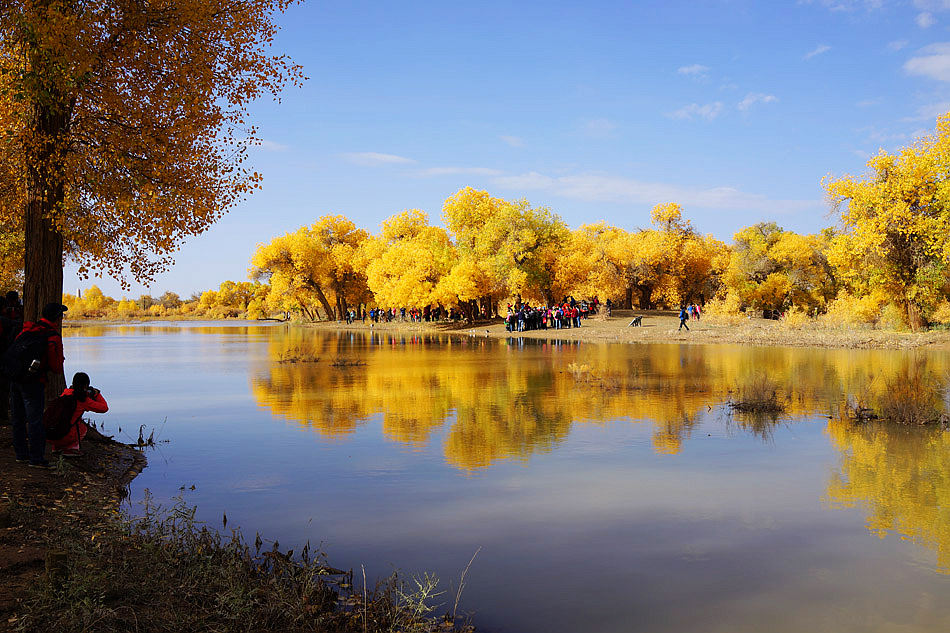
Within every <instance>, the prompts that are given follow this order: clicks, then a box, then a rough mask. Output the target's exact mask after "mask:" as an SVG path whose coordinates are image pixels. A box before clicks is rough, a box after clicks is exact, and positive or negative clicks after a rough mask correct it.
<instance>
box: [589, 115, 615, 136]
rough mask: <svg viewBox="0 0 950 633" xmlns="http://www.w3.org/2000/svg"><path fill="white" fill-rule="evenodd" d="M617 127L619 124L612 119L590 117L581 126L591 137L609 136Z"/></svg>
mask: <svg viewBox="0 0 950 633" xmlns="http://www.w3.org/2000/svg"><path fill="white" fill-rule="evenodd" d="M616 129H617V124H616V123H614V122H613V121H611V120H610V119H590V120H588V121H585V122H584V124H583V125H582V126H581V131H582V132H583V133H584V134H585V135H587V136H589V137H591V138H609V137H611V136H613V132H614V130H616Z"/></svg>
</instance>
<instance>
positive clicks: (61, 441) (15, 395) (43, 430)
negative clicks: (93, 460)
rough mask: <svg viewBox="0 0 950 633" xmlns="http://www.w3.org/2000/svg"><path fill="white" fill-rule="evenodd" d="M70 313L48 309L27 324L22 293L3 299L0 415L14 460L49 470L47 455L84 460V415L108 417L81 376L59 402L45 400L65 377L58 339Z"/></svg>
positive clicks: (103, 404) (57, 305) (95, 391)
mask: <svg viewBox="0 0 950 633" xmlns="http://www.w3.org/2000/svg"><path fill="white" fill-rule="evenodd" d="M67 310H68V308H67V307H66V306H64V305H62V304H60V303H49V304H47V305H46V306H45V307H44V308H43V310H42V314H41V318H40V319H38V320H37V321H25V320H24V313H23V304H22V303H21V302H20V297H19V293H17V292H16V291H11V292H8V293H7V294H6V295H5V296H3V297H0V395H2V396H6V397H5V398H2V397H0V415H8V416H9V421H10V425H11V427H12V431H13V451H14V453H15V455H16V461H17V463H20V464H28V465H29V466H32V467H36V468H49V467H50V463H49V460H48V459H46V451H47V448H49V449H50V450H51V451H52V452H53V453H59V454H61V455H62V456H63V457H79V456H81V455H82V451H81V442H82V440H83V439H84V438H85V437H86V434H87V433H88V431H89V427H88V426H87V425H86V424H85V422H83V420H82V415H83V413H85V412H88V411H92V412H96V413H105V412H106V411H108V410H109V405H108V404H107V403H106V401H105V398H103V397H102V394H101V393H100V392H99V390H98V389H95V388H94V387H92V386H91V385H90V381H89V376H88V375H87V374H85V373H84V372H77V373H76V374H75V375H74V376H73V379H72V384H70V386H69V387H67V388H66V389H65V390H64V391H63V392H62V394H60V395H59V396H58V397H56V398H52V399H48V398H47V386H48V384H49V382H50V379H51V378H53V377H58V376H63V373H64V368H63V364H64V362H65V360H66V359H65V355H64V352H63V338H62V335H61V334H60V329H61V326H62V320H63V315H64V314H65V312H66V311H67Z"/></svg>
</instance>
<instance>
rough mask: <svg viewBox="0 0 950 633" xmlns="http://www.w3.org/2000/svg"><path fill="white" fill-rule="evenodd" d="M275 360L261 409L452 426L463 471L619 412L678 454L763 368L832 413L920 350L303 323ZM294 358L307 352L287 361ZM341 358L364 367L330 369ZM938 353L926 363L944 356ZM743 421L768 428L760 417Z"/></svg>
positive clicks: (336, 431)
mask: <svg viewBox="0 0 950 633" xmlns="http://www.w3.org/2000/svg"><path fill="white" fill-rule="evenodd" d="M268 356H269V358H270V360H268V361H267V363H266V365H264V366H263V367H261V368H260V369H259V371H258V372H257V373H256V374H255V375H254V376H253V377H252V389H253V392H254V394H255V397H256V398H257V400H258V402H259V403H261V404H262V405H263V406H266V407H268V408H269V409H271V410H272V411H274V412H275V413H277V414H279V415H282V416H284V417H286V418H288V419H290V420H294V421H296V422H299V423H301V424H303V425H305V426H307V427H308V428H311V429H314V430H316V431H317V432H319V433H321V434H324V435H327V436H341V435H346V434H349V433H352V432H354V431H355V430H356V428H357V427H358V426H359V425H361V424H363V423H365V422H366V421H368V420H370V419H371V418H374V417H375V416H379V418H380V419H381V420H382V425H383V432H384V433H385V435H386V437H388V438H389V439H391V440H393V441H396V442H400V443H405V444H408V445H411V446H419V445H422V444H424V443H426V442H427V441H429V439H430V437H431V436H432V433H433V432H434V431H435V430H437V429H440V428H441V427H442V426H443V425H446V424H447V425H448V426H449V428H448V429H447V432H446V434H445V440H444V446H443V448H444V452H445V458H446V460H447V461H448V462H449V463H450V464H452V465H454V466H456V467H457V468H460V469H463V470H472V469H478V468H484V467H487V466H488V465H490V464H491V463H492V462H494V461H495V460H498V459H511V458H515V459H528V458H529V457H530V456H531V455H532V454H534V453H537V452H544V451H550V450H552V449H553V448H555V447H556V446H557V445H558V444H559V443H561V442H563V441H564V440H565V439H566V438H567V436H568V434H569V433H570V430H571V427H572V425H573V424H589V423H603V422H606V421H609V420H617V419H628V420H631V421H634V422H645V423H648V424H651V425H652V427H653V431H652V438H653V446H654V450H655V451H656V452H658V453H665V454H674V453H677V452H678V451H679V450H680V448H681V445H682V443H683V441H684V440H685V439H687V438H688V437H689V435H690V433H691V432H692V429H693V428H694V427H695V425H696V424H697V422H698V421H699V419H700V417H701V414H702V413H703V412H705V410H706V409H707V407H709V406H711V405H715V404H718V403H721V402H723V401H725V400H727V399H728V398H729V397H730V393H731V392H733V391H734V390H735V389H736V387H737V386H738V385H741V384H743V382H744V381H746V380H749V379H751V378H753V377H754V376H756V375H759V374H761V373H765V374H766V375H768V376H770V377H771V378H772V380H774V381H775V382H776V383H778V384H779V385H780V387H781V390H780V397H781V398H782V399H783V400H784V401H785V402H787V405H788V413H790V414H793V415H795V414H808V413H814V412H816V411H822V412H834V411H836V410H840V403H841V402H842V401H843V400H844V399H845V397H846V396H847V395H848V394H851V393H855V392H857V391H863V392H868V391H875V390H881V389H883V388H884V385H885V383H886V380H885V379H886V378H887V377H888V376H890V375H893V374H895V373H896V372H900V371H903V370H902V369H901V368H906V365H907V363H908V362H909V359H911V357H910V356H908V355H905V354H902V353H897V352H881V351H849V350H828V351H816V350H804V349H790V348H750V347H740V346H721V347H716V348H705V347H701V346H678V345H655V346H649V347H647V346H643V347H640V346H632V347H631V346H621V345H594V344H590V345H552V344H550V343H535V342H531V343H526V344H525V346H524V347H519V346H518V344H517V343H516V342H509V341H497V340H494V339H482V338H454V337H450V336H438V335H434V336H432V335H430V336H425V337H422V336H412V335H403V336H400V335H392V334H373V335H369V336H365V337H364V336H362V335H358V334H352V333H344V334H339V335H330V336H315V335H314V333H313V332H312V331H307V330H299V329H289V330H282V331H276V330H275V331H272V336H271V337H270V338H269V350H268ZM295 357H299V358H300V359H304V360H307V361H309V362H296V363H295V362H286V361H288V360H294V358H295ZM339 358H345V359H347V360H348V361H359V362H360V363H364V364H362V365H357V366H349V367H339V366H334V361H336V360H337V359H339ZM929 358H930V360H929V361H928V362H929V363H930V365H929V367H928V371H941V370H942V369H943V368H944V367H945V365H946V362H945V361H943V360H942V359H940V358H939V357H929ZM313 359H318V360H316V361H314V360H313ZM281 361H284V362H281ZM570 363H577V364H583V365H586V366H588V367H589V368H591V369H590V372H589V374H587V375H585V376H578V375H576V374H575V373H572V372H570V371H568V370H567V367H568V365H569V364H570ZM871 368H873V371H875V372H877V375H876V376H875V375H872V374H871V371H872V369H871ZM739 422H740V425H739V428H742V429H746V430H748V431H751V432H753V433H755V434H757V435H762V436H767V435H768V428H766V427H767V424H765V423H761V421H757V422H756V423H755V424H751V423H750V424H742V422H743V421H742V420H740V421H739Z"/></svg>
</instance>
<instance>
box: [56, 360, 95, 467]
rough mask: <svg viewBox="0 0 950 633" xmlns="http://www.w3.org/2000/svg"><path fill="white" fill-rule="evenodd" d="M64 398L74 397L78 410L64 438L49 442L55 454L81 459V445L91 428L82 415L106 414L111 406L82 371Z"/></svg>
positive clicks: (76, 376)
mask: <svg viewBox="0 0 950 633" xmlns="http://www.w3.org/2000/svg"><path fill="white" fill-rule="evenodd" d="M63 396H72V397H73V398H75V401H76V408H75V410H74V411H73V413H72V417H71V418H70V420H69V430H68V431H67V432H66V434H65V435H63V436H62V437H58V438H56V439H50V438H47V442H48V443H49V445H50V446H51V447H52V449H53V451H54V452H56V451H59V452H61V453H62V455H63V457H79V456H80V455H82V452H81V451H80V450H79V443H80V442H81V441H82V439H83V438H84V437H86V433H87V432H88V431H89V426H88V425H86V423H85V422H83V421H82V414H83V413H85V412H87V411H91V412H93V413H105V412H106V411H108V410H109V405H108V404H107V403H106V399H105V398H103V397H102V394H101V393H100V392H99V390H98V389H96V388H95V387H90V386H89V376H88V375H87V374H85V373H84V372H81V371H80V372H76V374H75V375H74V376H73V384H72V385H70V386H69V387H68V388H67V389H66V390H65V391H63V394H62V396H61V397H63Z"/></svg>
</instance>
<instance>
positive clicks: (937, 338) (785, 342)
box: [305, 310, 950, 350]
mask: <svg viewBox="0 0 950 633" xmlns="http://www.w3.org/2000/svg"><path fill="white" fill-rule="evenodd" d="M636 315H639V316H642V317H643V325H642V327H629V326H628V324H629V323H630V321H631V319H632V318H633V317H634V316H636ZM688 325H689V331H686V330H685V329H684V330H682V331H680V330H679V319H678V318H676V315H675V314H673V313H670V312H652V311H630V310H615V311H614V313H613V315H612V316H611V317H610V318H606V317H604V316H593V317H591V318H589V319H585V320H584V321H583V322H582V325H581V327H580V328H572V329H561V330H532V331H529V332H516V333H510V332H507V331H506V330H505V326H504V324H503V323H500V322H494V323H477V324H475V325H474V326H473V325H468V324H464V323H460V324H451V325H450V324H443V323H438V324H436V323H424V322H423V323H411V322H402V321H394V322H391V323H371V322H369V321H367V322H366V323H365V324H364V323H354V324H352V325H346V324H345V323H333V322H320V323H310V324H306V326H305V327H308V328H315V329H329V330H351V331H375V332H400V333H409V332H412V333H438V332H449V333H457V334H469V335H478V336H492V337H499V338H503V337H504V338H507V337H514V336H517V337H524V338H535V339H547V340H554V339H558V340H568V341H586V342H592V343H605V342H606V343H687V344H738V345H774V346H788V347H825V348H853V349H910V348H931V349H948V350H950V332H948V331H934V332H923V333H918V334H914V333H910V332H894V331H887V330H872V329H853V330H848V329H840V330H839V329H824V328H818V327H814V326H806V327H803V328H799V329H796V328H791V327H787V326H786V325H784V324H782V323H780V322H778V321H773V320H768V319H743V320H741V321H740V322H739V323H737V324H730V323H724V322H721V321H717V320H715V319H711V318H706V319H701V320H699V321H695V320H693V321H690V322H689V323H688Z"/></svg>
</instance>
